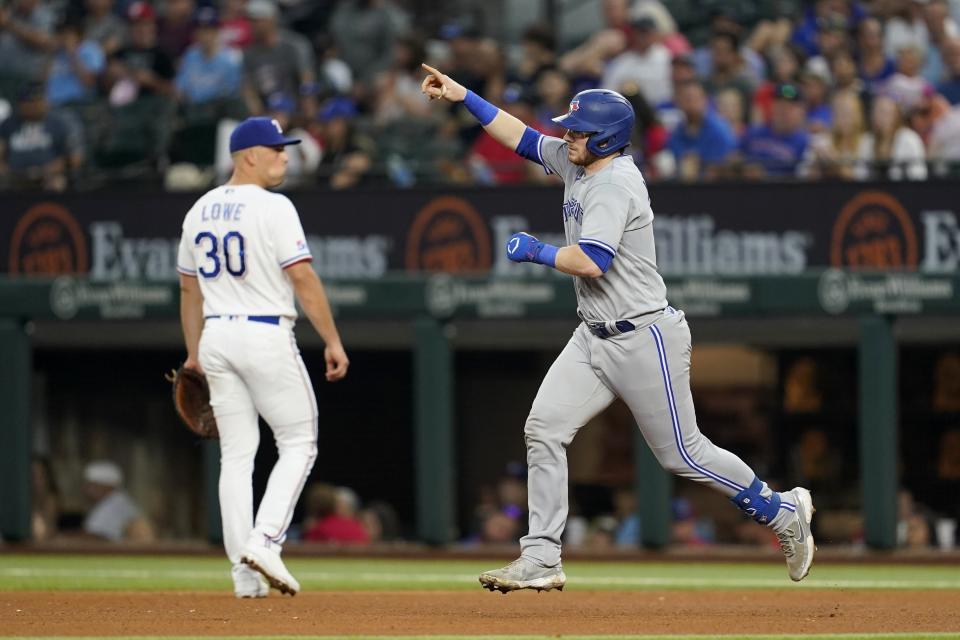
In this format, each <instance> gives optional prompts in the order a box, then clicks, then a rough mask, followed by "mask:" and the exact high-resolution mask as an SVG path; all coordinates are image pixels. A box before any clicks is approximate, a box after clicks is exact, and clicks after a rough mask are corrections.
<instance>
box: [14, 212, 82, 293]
mask: <svg viewBox="0 0 960 640" xmlns="http://www.w3.org/2000/svg"><path fill="white" fill-rule="evenodd" d="M88 268H89V264H88V262H87V238H86V236H85V235H84V233H83V231H82V230H81V229H80V225H79V224H77V221H76V219H74V217H73V216H72V215H71V214H70V212H69V211H67V210H66V209H65V208H64V207H61V206H60V205H58V204H54V203H52V202H41V203H40V204H38V205H35V206H33V207H31V208H30V209H29V210H27V212H26V213H25V214H23V217H22V218H20V220H19V221H18V222H17V226H16V227H14V229H13V233H12V234H11V235H10V254H9V257H8V265H7V270H8V271H9V272H10V273H11V274H23V275H63V274H68V273H86V271H87V269H88Z"/></svg>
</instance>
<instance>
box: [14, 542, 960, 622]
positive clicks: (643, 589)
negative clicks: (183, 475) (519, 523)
mask: <svg viewBox="0 0 960 640" xmlns="http://www.w3.org/2000/svg"><path fill="white" fill-rule="evenodd" d="M287 564H288V566H289V568H290V569H291V571H292V572H293V573H294V574H295V575H296V576H297V577H298V578H299V580H300V582H301V585H302V588H303V591H304V595H305V596H306V597H307V599H306V600H305V599H304V596H298V598H295V599H290V598H283V599H281V598H279V597H278V596H277V595H276V594H274V595H273V596H272V597H271V598H268V599H267V600H264V601H260V602H261V603H265V602H266V603H271V606H275V607H277V608H278V609H282V607H284V606H290V605H288V603H290V602H294V601H296V602H297V604H298V606H303V605H304V604H307V603H311V602H313V603H317V604H318V606H319V605H320V604H321V603H323V602H325V596H324V595H323V594H324V593H327V594H330V596H331V597H332V596H333V595H334V594H336V595H337V596H338V597H352V598H357V597H360V598H362V597H363V592H369V593H370V598H369V601H370V602H371V604H372V603H374V602H378V599H380V598H382V596H384V594H394V595H398V596H401V597H407V598H409V597H419V596H420V595H423V596H424V597H425V601H426V602H430V593H436V594H437V596H436V597H437V598H439V596H440V594H450V592H454V593H452V594H450V595H451V596H454V597H457V598H460V599H463V598H466V597H470V598H472V597H474V596H473V595H472V594H476V597H477V602H478V603H480V604H481V605H483V606H484V607H488V608H489V607H506V605H505V604H504V605H502V604H501V603H507V604H509V605H511V606H513V607H514V608H516V606H517V604H518V603H520V604H525V603H529V604H531V605H534V606H535V607H541V604H542V603H545V602H550V603H552V604H554V603H558V602H560V603H562V604H561V605H560V606H563V607H566V606H567V605H568V604H571V603H575V602H577V601H578V599H580V600H582V599H583V598H584V597H586V596H587V595H590V596H591V597H593V598H595V599H597V598H599V601H601V602H602V601H603V598H604V597H605V596H603V595H602V594H603V593H610V594H611V597H612V596H613V595H615V593H614V592H616V594H617V595H619V596H621V597H622V596H623V594H624V593H627V594H629V593H630V592H636V594H637V596H636V597H637V601H638V602H643V601H644V598H645V596H644V595H643V594H645V593H650V594H661V595H660V597H659V600H664V596H663V595H662V594H664V593H666V594H668V596H667V597H668V598H669V597H670V596H669V594H671V593H676V594H677V596H678V597H679V596H681V595H683V596H684V597H686V598H688V599H691V598H692V599H693V600H694V601H696V600H697V599H698V597H700V596H697V595H696V594H704V595H703V596H702V597H703V598H705V599H706V598H714V597H716V594H740V595H736V598H739V600H741V601H743V602H745V603H748V602H749V601H750V600H751V599H752V598H753V597H758V596H751V595H750V594H751V593H754V594H761V593H766V592H772V591H778V592H779V591H780V590H787V591H786V593H790V591H789V590H790V589H793V590H796V592H797V593H805V594H806V595H807V596H809V597H816V598H820V599H822V600H826V601H830V600H831V599H832V598H833V597H834V596H833V595H832V593H836V594H837V597H838V598H840V599H841V600H842V599H843V598H847V599H848V600H850V599H851V598H852V600H851V601H850V603H849V604H851V605H853V606H850V607H848V609H847V610H848V611H855V610H856V603H857V598H858V597H859V596H857V595H856V594H867V595H869V594H875V595H879V596H882V595H883V593H890V594H893V593H895V592H897V591H902V592H903V593H905V594H906V593H907V592H908V591H909V592H912V593H915V592H927V593H929V594H931V597H932V596H934V595H936V596H937V597H939V598H941V599H944V598H945V601H946V602H948V603H950V602H955V603H956V606H955V607H951V606H949V605H948V606H947V607H946V609H948V610H944V611H943V615H945V616H949V617H951V618H952V617H953V616H956V618H955V619H952V621H947V619H944V620H943V621H939V624H938V625H937V626H933V627H929V626H928V627H926V629H931V628H933V629H941V630H942V629H950V630H951V631H947V632H938V633H931V632H928V631H927V630H926V629H924V627H922V626H918V627H917V629H918V631H916V632H912V631H905V632H904V631H903V628H904V627H903V625H901V626H899V627H890V628H895V629H898V630H899V631H901V632H898V633H882V632H880V633H874V634H862V633H839V634H837V633H834V634H823V633H810V634H808V635H791V634H793V633H795V632H798V631H802V630H803V628H804V625H803V624H800V623H801V622H802V621H799V620H798V621H797V624H796V625H794V624H785V625H783V626H779V627H778V628H776V629H771V634H770V635H762V634H761V635H757V634H755V633H754V634H747V635H743V634H739V635H738V634H737V633H736V630H735V629H734V628H731V629H730V631H729V632H728V631H722V632H718V633H712V634H709V635H705V634H695V635H685V634H674V635H662V634H658V633H651V634H650V635H636V634H626V633H625V634H624V635H609V634H603V635H576V634H570V635H567V634H565V633H562V634H557V633H550V634H549V635H538V634H536V633H532V634H531V633H527V634H522V635H509V634H507V635H504V634H495V635H487V634H481V635H477V634H475V633H471V632H470V627H469V625H467V626H465V627H464V628H465V631H464V635H453V636H450V635H447V634H445V633H444V634H436V635H423V634H418V633H414V634H405V633H403V632H402V631H400V632H398V631H397V630H396V625H393V626H386V627H385V628H384V629H385V632H386V635H380V634H373V635H369V634H359V635H348V636H344V635H335V636H332V635H326V634H323V635H317V636H310V637H322V638H331V637H351V638H377V640H386V639H395V638H398V637H403V638H404V639H405V640H406V639H409V638H429V640H442V639H443V638H456V639H457V640H465V639H467V638H471V639H473V638H491V639H493V638H495V639H496V640H508V639H509V640H513V639H514V638H516V639H518V640H519V639H522V640H541V638H542V639H546V638H556V637H558V635H561V636H564V637H583V638H594V639H596V640H601V639H604V640H614V639H615V640H625V639H626V638H643V640H657V639H662V640H684V639H692V638H697V639H703V638H712V637H719V636H721V635H722V637H724V638H726V639H727V640H732V639H735V638H750V639H751V640H754V639H757V638H777V639H781V640H788V639H791V640H792V639H794V638H796V639H801V638H802V639H804V640H806V639H810V638H820V639H824V640H835V639H843V640H860V639H864V640H882V639H884V638H896V639H898V640H900V639H906V638H911V639H913V638H916V639H921V640H922V639H937V640H941V639H944V638H958V639H960V569H958V568H956V566H927V565H924V566H913V565H900V564H898V565H874V564H863V565H852V564H835V565H830V564H822V565H816V566H815V568H814V571H813V572H812V573H811V575H810V577H808V578H807V579H806V580H804V581H803V582H802V583H800V584H796V585H795V584H792V583H790V581H789V580H788V579H787V578H786V576H785V569H784V568H783V567H782V566H781V565H779V564H767V563H758V564H730V563H708V564H702V565H701V564H694V563H650V562H643V563H614V562H605V563H591V562H569V563H567V565H566V566H565V570H566V573H567V576H568V585H567V589H566V590H565V591H564V593H563V594H562V596H561V598H566V600H557V599H553V600H550V598H554V597H555V596H557V595H559V594H544V595H542V596H539V595H536V594H510V595H509V596H500V595H499V594H487V593H486V592H482V593H480V591H481V590H480V589H479V587H478V584H477V574H478V573H479V572H480V571H482V570H484V569H488V568H491V567H494V566H497V564H499V563H498V562H496V561H494V562H492V563H491V562H484V561H472V560H471V561H449V560H386V559H354V558H351V559H339V558H315V559H314V558H299V557H294V558H290V559H289V560H288V561H287ZM230 588H231V587H230V579H229V566H228V565H227V563H226V561H225V560H224V559H222V558H219V557H177V556H165V557H149V556H116V555H110V556H92V555H84V556H77V555H44V554H41V555H16V554H7V555H0V636H5V637H34V638H44V640H52V639H53V638H58V637H70V638H72V639H74V640H75V639H76V638H78V637H107V636H106V635H102V636H94V635H90V634H84V633H82V629H83V628H85V627H76V629H77V631H76V633H77V634H79V635H71V634H73V633H74V631H73V628H71V627H69V626H68V627H66V629H67V630H66V631H65V632H62V633H55V634H51V633H48V634H45V635H44V634H41V635H36V636H29V635H23V629H24V627H23V626H21V627H15V626H13V627H9V630H8V625H5V624H4V623H3V620H4V619H5V618H6V619H7V620H11V619H15V618H12V617H10V616H13V615H15V614H17V615H19V614H21V612H22V609H23V605H22V604H20V603H23V602H28V603H29V602H31V600H30V598H31V596H30V592H35V593H36V595H37V596H40V595H41V594H46V595H47V597H52V598H54V599H56V598H57V596H56V594H57V593H60V594H62V596H60V598H61V599H62V598H67V597H69V596H70V595H71V594H76V597H86V596H90V597H91V598H101V599H103V598H110V597H111V596H110V592H117V593H118V595H119V594H120V593H122V594H125V595H124V597H125V598H138V597H139V598H143V597H147V598H149V597H150V595H149V594H150V593H151V592H156V593H157V594H158V597H159V595H160V594H168V595H169V594H170V593H175V594H178V597H181V598H182V597H184V594H183V593H180V592H202V593H208V594H209V595H205V596H203V597H206V598H218V597H219V598H221V600H219V601H217V602H220V603H222V605H223V606H228V605H229V606H233V605H234V602H233V599H232V598H231V597H229V594H230ZM465 592H466V593H465ZM578 592H580V594H578ZM687 592H689V593H687ZM953 592H956V593H955V594H954V593H953ZM97 594H100V595H97ZM351 594H353V595H351ZM403 594H409V595H406V596H404V595H403ZM818 594H819V595H818ZM527 595H530V596H533V598H531V599H529V600H522V598H523V597H526V596H527ZM518 596H519V598H518ZM841 596H842V597H841ZM651 597H652V596H651ZM885 597H889V596H885ZM309 598H315V600H309ZM501 598H502V600H501ZM921 598H922V594H921ZM417 606H420V605H417ZM423 606H427V607H429V606H430V605H429V604H427V605H423ZM14 607H16V608H14ZM541 608H542V607H541ZM748 608H749V607H748ZM941 608H943V607H942V606H941ZM939 610H940V609H937V611H939ZM68 611H69V609H68ZM110 611H113V609H112V608H111V609H110ZM263 611H266V612H272V611H273V609H266V610H263ZM263 611H261V613H260V614H258V615H269V613H268V614H264V613H263ZM400 611H401V612H402V611H403V609H402V608H401V609H400ZM466 611H467V612H468V614H469V612H470V611H471V610H470V609H469V608H468V609H466ZM532 611H534V610H532ZM638 611H641V610H640V609H638ZM494 613H496V610H495V611H494ZM507 613H509V612H506V613H504V612H501V614H500V615H507ZM540 614H541V615H551V614H548V613H547V614H545V613H544V612H540ZM589 614H590V610H589V609H588V610H587V615H589ZM58 615H62V614H58ZM92 615H94V616H96V615H98V613H97V610H96V609H93V610H92ZM385 615H388V614H385ZM458 615H464V614H463V613H462V611H461V613H460V614H458ZM485 615H487V614H485ZM532 615H536V612H535V611H534V613H532ZM600 615H602V612H601V614H600ZM621 615H622V612H621ZM638 615H640V614H639V613H638ZM848 615H855V614H848ZM831 617H832V614H831ZM639 622H642V620H640V621H638V623H639ZM640 626H643V625H642V624H641V625H640ZM26 628H28V629H29V627H26ZM56 628H57V629H59V628H60V627H56ZM813 628H814V629H815V628H816V627H813ZM907 628H909V625H908V626H907ZM17 629H19V632H18V631H17ZM953 630H955V631H953ZM279 631H281V629H279V628H278V632H279ZM625 631H626V629H625ZM878 631H881V629H878ZM156 632H160V630H159V629H158V630H157V631H156ZM105 633H106V632H105ZM182 633H183V635H179V634H175V635H170V634H169V633H168V634H167V635H150V634H149V632H148V633H147V634H145V635H140V634H137V635H125V634H123V633H120V634H116V633H110V634H109V637H110V638H111V639H118V638H137V639H138V640H146V639H148V638H154V637H156V638H171V637H176V638H178V640H185V639H187V638H193V637H196V638H198V639H199V638H203V640H209V639H210V638H226V637H237V635H218V634H217V633H211V632H210V631H208V630H207V629H206V628H205V629H204V630H203V631H198V630H195V629H191V628H190V627H189V625H183V628H182ZM194 634H198V635H194ZM242 635H243V637H245V638H249V639H258V638H260V639H262V638H271V639H274V638H276V639H279V638H288V637H289V638H297V639H298V640H301V639H302V638H304V637H306V636H305V635H303V634H294V635H286V633H284V635H275V636H274V635H263V634H257V633H243V634H242Z"/></svg>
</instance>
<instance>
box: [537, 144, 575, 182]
mask: <svg viewBox="0 0 960 640" xmlns="http://www.w3.org/2000/svg"><path fill="white" fill-rule="evenodd" d="M537 154H538V155H539V157H540V164H542V165H543V167H544V169H546V170H547V173H555V174H557V175H558V176H560V177H561V178H563V179H564V181H566V179H567V174H568V173H570V170H571V169H573V168H575V165H574V164H573V163H572V162H570V160H569V159H568V158H567V143H566V142H564V141H563V140H561V139H560V138H554V137H553V136H540V139H539V141H538V146H537Z"/></svg>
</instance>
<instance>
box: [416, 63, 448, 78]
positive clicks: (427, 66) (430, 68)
mask: <svg viewBox="0 0 960 640" xmlns="http://www.w3.org/2000/svg"><path fill="white" fill-rule="evenodd" d="M420 66H421V67H423V68H424V69H426V70H427V71H428V72H430V73H432V74H433V75H435V76H437V77H438V78H439V77H440V76H442V75H443V74H442V73H440V72H439V71H437V70H436V69H434V68H433V67H431V66H430V65H428V64H427V63H426V62H421V63H420Z"/></svg>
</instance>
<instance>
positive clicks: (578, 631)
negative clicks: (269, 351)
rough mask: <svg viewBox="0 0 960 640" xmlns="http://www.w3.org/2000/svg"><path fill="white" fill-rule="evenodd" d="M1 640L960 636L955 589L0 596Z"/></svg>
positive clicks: (157, 593) (28, 594) (45, 594)
mask: <svg viewBox="0 0 960 640" xmlns="http://www.w3.org/2000/svg"><path fill="white" fill-rule="evenodd" d="M0 620H3V624H2V625H0V636H7V635H10V636H99V637H109V636H118V635H151V636H158V635H159V636H177V635H212V636H222V635H343V634H378V635H394V634H396V635H401V634H402V635H410V634H453V635H456V634H464V635H466V634H472V635H498V634H549V635H583V634H628V633H631V634H685V633H689V634H711V633H725V634H731V633H788V632H789V633H831V632H833V633H844V632H881V631H885V632H895V631H901V632H904V631H917V632H919V631H958V630H960V597H958V594H957V592H956V591H950V590H943V591H867V590H851V589H835V590H808V589H803V590H801V589H781V590H750V591H744V590H737V591H715V590H713V591H632V592H624V591H578V590H574V589H568V590H567V591H565V592H563V593H559V592H551V593H543V594H537V593H530V592H521V593H512V594H509V595H501V594H494V593H487V592H482V591H480V590H479V589H478V590H477V592H462V591H457V592H452V591H406V592H396V591H365V592H341V593H332V592H313V593H304V594H301V595H298V596H296V597H294V598H291V597H279V596H277V595H276V592H272V593H271V596H270V597H269V598H267V599H264V600H236V599H235V598H234V597H233V596H232V594H230V593H223V594H211V593H209V592H202V593H200V592H197V593H184V592H89V591H88V592H36V591H35V592H5V593H0Z"/></svg>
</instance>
